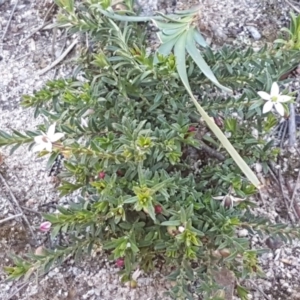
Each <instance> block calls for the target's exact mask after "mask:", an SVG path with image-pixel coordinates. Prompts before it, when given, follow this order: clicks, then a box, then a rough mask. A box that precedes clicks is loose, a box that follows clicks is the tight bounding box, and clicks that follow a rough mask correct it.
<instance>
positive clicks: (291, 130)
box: [289, 103, 296, 147]
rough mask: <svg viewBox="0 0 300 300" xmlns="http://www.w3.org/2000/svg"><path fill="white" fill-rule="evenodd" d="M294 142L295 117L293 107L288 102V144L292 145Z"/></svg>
mask: <svg viewBox="0 0 300 300" xmlns="http://www.w3.org/2000/svg"><path fill="white" fill-rule="evenodd" d="M295 144H296V117H295V107H294V104H293V103H290V117H289V146H290V147H294V146H295Z"/></svg>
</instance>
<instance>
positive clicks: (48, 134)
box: [47, 123, 56, 140]
mask: <svg viewBox="0 0 300 300" xmlns="http://www.w3.org/2000/svg"><path fill="white" fill-rule="evenodd" d="M55 126H56V123H53V124H52V125H51V126H49V128H48V131H47V137H48V138H49V139H50V140H51V137H52V136H53V135H54V132H55Z"/></svg>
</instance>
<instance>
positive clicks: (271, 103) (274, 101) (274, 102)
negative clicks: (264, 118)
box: [257, 82, 292, 116]
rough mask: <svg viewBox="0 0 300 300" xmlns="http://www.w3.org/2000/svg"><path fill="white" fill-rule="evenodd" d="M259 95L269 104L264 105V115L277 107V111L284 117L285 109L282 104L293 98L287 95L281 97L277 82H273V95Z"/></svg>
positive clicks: (263, 93)
mask: <svg viewBox="0 0 300 300" xmlns="http://www.w3.org/2000/svg"><path fill="white" fill-rule="evenodd" d="M257 94H258V95H259V96H260V97H261V98H262V99H263V100H266V101H267V102H266V103H265V104H264V107H263V113H264V114H265V113H267V112H269V111H271V110H272V109H273V107H275V109H276V111H277V112H278V113H279V114H280V115H281V116H284V107H283V105H282V104H281V103H284V102H287V101H290V100H292V97H290V96H287V95H281V94H280V93H279V86H278V84H277V83H276V82H273V84H272V87H271V93H270V94H268V93H266V92H257Z"/></svg>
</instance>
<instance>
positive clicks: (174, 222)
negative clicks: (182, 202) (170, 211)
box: [160, 220, 181, 226]
mask: <svg viewBox="0 0 300 300" xmlns="http://www.w3.org/2000/svg"><path fill="white" fill-rule="evenodd" d="M160 225H161V226H179V225H181V222H180V220H169V221H164V222H162V223H161V224H160Z"/></svg>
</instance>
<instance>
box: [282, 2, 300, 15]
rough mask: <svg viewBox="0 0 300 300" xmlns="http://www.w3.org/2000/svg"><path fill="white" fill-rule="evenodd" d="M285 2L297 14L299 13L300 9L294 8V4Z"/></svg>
mask: <svg viewBox="0 0 300 300" xmlns="http://www.w3.org/2000/svg"><path fill="white" fill-rule="evenodd" d="M285 2H286V3H287V4H288V5H289V6H290V7H291V8H293V9H294V10H295V11H296V12H297V13H300V9H299V8H298V7H296V6H295V5H294V4H292V3H291V2H290V1H288V0H285Z"/></svg>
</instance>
